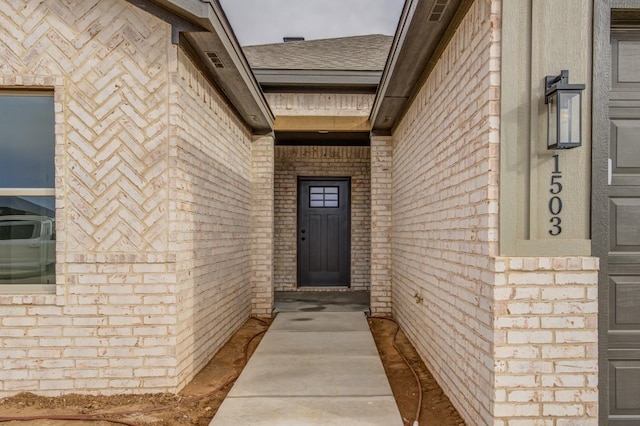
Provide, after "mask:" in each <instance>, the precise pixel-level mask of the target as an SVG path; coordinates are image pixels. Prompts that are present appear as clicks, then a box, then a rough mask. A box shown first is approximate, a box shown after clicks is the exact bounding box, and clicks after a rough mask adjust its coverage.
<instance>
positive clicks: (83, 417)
mask: <svg viewBox="0 0 640 426" xmlns="http://www.w3.org/2000/svg"><path fill="white" fill-rule="evenodd" d="M251 319H254V320H257V321H259V322H261V323H262V324H264V325H266V326H267V327H269V325H270V324H269V323H268V322H267V321H264V320H261V319H260V318H255V317H253V318H251ZM266 332H267V330H262V331H260V332H258V333H257V334H255V335H253V337H251V339H249V340H248V341H247V344H246V345H245V347H244V358H245V363H246V361H247V360H248V359H249V345H251V342H253V341H254V340H255V339H256V338H257V337H258V336H260V335H261V334H264V333H266ZM239 375H240V373H238V374H235V375H234V376H233V377H232V378H230V379H229V380H227V381H225V382H224V383H223V384H222V385H220V386H217V387H216V388H214V389H213V390H211V391H209V392H207V393H205V394H203V395H199V396H197V397H194V398H190V399H184V400H182V401H179V402H177V403H175V404H171V405H164V406H162V407H154V408H144V409H140V410H131V411H122V412H114V413H101V414H60V415H45V416H25V417H0V423H4V422H21V421H25V422H27V421H34V420H70V421H95V422H109V423H115V424H121V425H125V426H138V425H137V424H136V423H131V422H128V421H126V420H118V419H113V418H109V417H102V416H128V415H132V414H144V413H151V412H155V411H165V410H171V409H173V408H178V407H180V406H181V405H185V404H193V403H194V402H198V401H201V400H203V399H205V398H207V397H209V396H211V395H213V394H214V393H216V392H218V391H220V389H224V388H225V387H226V386H228V385H230V384H231V383H233V382H235V381H236V379H237V378H238V376H239Z"/></svg>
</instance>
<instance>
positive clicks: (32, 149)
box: [0, 90, 56, 293]
mask: <svg viewBox="0 0 640 426" xmlns="http://www.w3.org/2000/svg"><path fill="white" fill-rule="evenodd" d="M54 116H55V111H54V98H53V91H35V90H34V91H28V90H0V293H3V292H12V290H13V291H15V290H22V291H24V290H35V291H38V290H42V291H46V290H50V289H52V288H54V285H55V258H56V250H55V247H56V220H55V166H54V152H55V117H54Z"/></svg>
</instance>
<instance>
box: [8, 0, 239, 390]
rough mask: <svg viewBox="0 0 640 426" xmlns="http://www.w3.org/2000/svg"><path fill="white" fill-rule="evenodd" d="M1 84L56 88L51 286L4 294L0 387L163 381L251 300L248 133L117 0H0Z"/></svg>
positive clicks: (193, 367) (214, 341)
mask: <svg viewBox="0 0 640 426" xmlns="http://www.w3.org/2000/svg"><path fill="white" fill-rule="evenodd" d="M0 19H2V22H3V24H2V25H0V39H1V40H3V42H4V43H5V44H4V46H7V47H8V49H5V50H4V51H3V52H2V56H3V60H2V61H0V87H2V88H21V87H23V88H24V87H40V88H50V89H52V90H53V91H54V101H55V111H56V129H55V131H56V154H55V155H56V157H55V164H56V219H57V249H58V254H57V265H56V282H57V283H56V287H55V288H56V290H55V291H56V293H55V294H15V295H7V294H2V288H0V312H2V315H1V318H0V395H11V394H14V393H16V392H18V391H34V392H38V393H40V394H45V395H59V394H64V393H69V392H91V393H102V394H113V393H121V392H135V393H144V392H166V391H169V392H175V391H177V390H179V389H180V387H182V386H183V385H184V384H185V383H186V382H187V381H188V380H189V379H190V378H191V377H193V375H194V374H195V373H196V372H197V370H198V369H199V368H200V367H201V366H203V365H204V363H206V362H207V361H208V360H209V359H210V357H211V356H212V355H213V353H214V352H215V351H216V350H217V348H219V347H220V345H221V344H222V343H223V342H224V341H225V339H226V338H227V337H228V336H229V335H230V334H231V333H232V332H233V331H234V329H235V327H237V326H239V325H240V324H241V322H242V321H243V320H244V319H246V318H247V317H248V315H249V312H250V281H249V280H250V273H249V270H250V266H251V263H250V256H249V246H250V234H249V230H250V221H251V188H250V180H251V157H250V133H249V131H248V129H247V128H245V127H244V126H242V125H241V124H240V122H239V121H238V119H237V118H236V117H235V115H234V113H233V112H232V111H231V110H230V109H229V108H228V107H225V106H224V102H223V101H222V99H221V97H220V96H219V95H218V94H217V93H216V91H215V90H214V89H213V88H212V87H211V86H210V84H209V83H208V82H207V81H206V80H205V79H204V78H203V76H202V75H201V74H200V73H199V72H198V70H197V69H196V68H195V67H194V66H193V64H192V63H191V62H190V60H189V59H188V58H187V57H186V55H184V54H183V53H182V51H180V49H179V48H178V47H176V46H172V45H171V42H170V40H171V30H170V27H169V25H168V24H166V23H165V22H163V21H161V20H159V19H157V18H155V17H152V16H151V15H149V14H147V13H145V12H144V11H142V10H140V9H139V8H137V7H135V6H133V5H131V4H129V3H128V2H126V1H124V0H103V1H100V2H84V1H74V2H68V1H63V0H45V1H43V2H32V1H27V0H24V1H20V0H16V1H11V2H4V3H3V7H2V8H0Z"/></svg>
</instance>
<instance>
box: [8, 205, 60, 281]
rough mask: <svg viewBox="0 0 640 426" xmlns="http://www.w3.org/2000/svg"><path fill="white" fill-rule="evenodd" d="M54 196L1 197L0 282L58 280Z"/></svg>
mask: <svg viewBox="0 0 640 426" xmlns="http://www.w3.org/2000/svg"><path fill="white" fill-rule="evenodd" d="M55 246H56V222H55V209H54V197H0V285H1V284H54V283H55Z"/></svg>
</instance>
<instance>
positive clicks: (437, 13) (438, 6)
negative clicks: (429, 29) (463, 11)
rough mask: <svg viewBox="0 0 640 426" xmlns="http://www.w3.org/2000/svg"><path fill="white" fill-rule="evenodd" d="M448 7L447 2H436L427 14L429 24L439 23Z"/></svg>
mask: <svg viewBox="0 0 640 426" xmlns="http://www.w3.org/2000/svg"><path fill="white" fill-rule="evenodd" d="M448 5H449V0H436V2H435V3H434V4H433V8H432V9H431V13H430V14H429V19H428V20H429V22H440V20H441V19H442V16H443V15H444V11H445V10H446V9H447V6H448Z"/></svg>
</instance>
